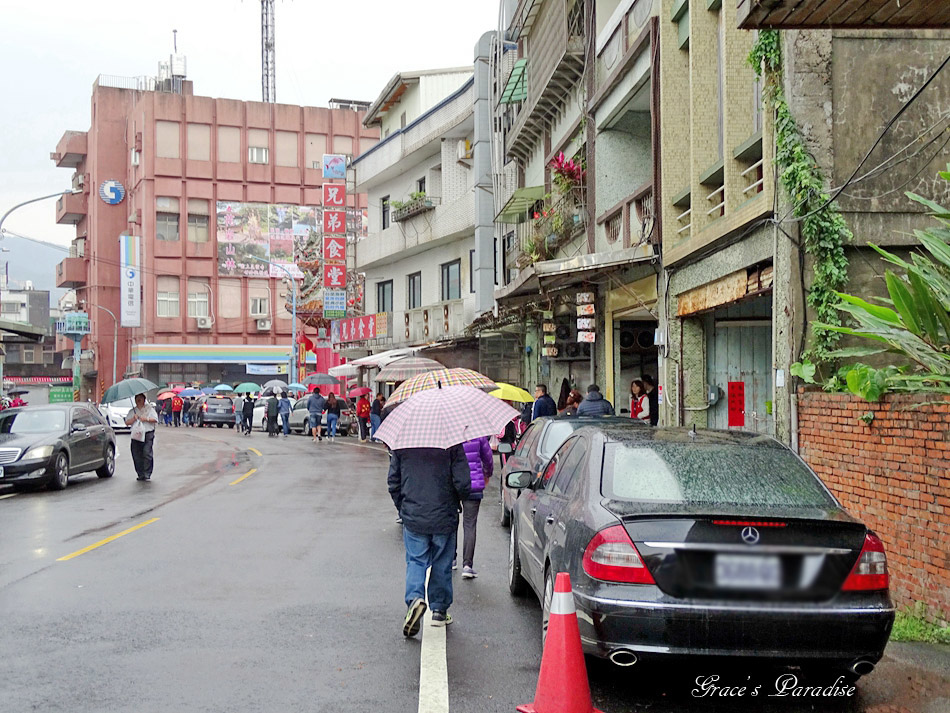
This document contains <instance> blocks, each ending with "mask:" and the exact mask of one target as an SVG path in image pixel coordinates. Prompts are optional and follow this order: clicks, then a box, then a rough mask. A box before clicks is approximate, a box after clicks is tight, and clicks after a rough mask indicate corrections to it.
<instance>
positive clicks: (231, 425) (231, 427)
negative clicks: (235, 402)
mask: <svg viewBox="0 0 950 713" xmlns="http://www.w3.org/2000/svg"><path fill="white" fill-rule="evenodd" d="M228 428H230V429H231V430H232V431H233V430H234V424H233V423H229V424H228Z"/></svg>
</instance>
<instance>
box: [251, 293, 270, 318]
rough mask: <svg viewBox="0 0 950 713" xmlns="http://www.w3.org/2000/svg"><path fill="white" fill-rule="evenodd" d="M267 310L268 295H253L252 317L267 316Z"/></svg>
mask: <svg viewBox="0 0 950 713" xmlns="http://www.w3.org/2000/svg"><path fill="white" fill-rule="evenodd" d="M267 314H268V312H267V298H266V297H251V316H252V317H266V316H267Z"/></svg>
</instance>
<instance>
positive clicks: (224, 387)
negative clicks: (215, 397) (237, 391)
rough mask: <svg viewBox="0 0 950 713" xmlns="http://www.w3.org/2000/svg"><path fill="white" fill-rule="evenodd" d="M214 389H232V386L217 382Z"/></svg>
mask: <svg viewBox="0 0 950 713" xmlns="http://www.w3.org/2000/svg"><path fill="white" fill-rule="evenodd" d="M214 390H215V391H234V387H233V386H231V384H218V385H217V386H215V387H214Z"/></svg>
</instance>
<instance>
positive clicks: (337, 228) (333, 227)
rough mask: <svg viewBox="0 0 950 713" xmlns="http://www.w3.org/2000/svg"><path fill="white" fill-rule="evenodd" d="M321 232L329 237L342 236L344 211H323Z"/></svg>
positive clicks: (344, 228) (344, 227)
mask: <svg viewBox="0 0 950 713" xmlns="http://www.w3.org/2000/svg"><path fill="white" fill-rule="evenodd" d="M323 232H324V233H330V234H331V235H342V234H343V233H345V232H346V211H345V210H324V211H323Z"/></svg>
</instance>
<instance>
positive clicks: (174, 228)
mask: <svg viewBox="0 0 950 713" xmlns="http://www.w3.org/2000/svg"><path fill="white" fill-rule="evenodd" d="M155 237H157V238H158V239H159V240H172V241H174V240H178V213H156V214H155Z"/></svg>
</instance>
